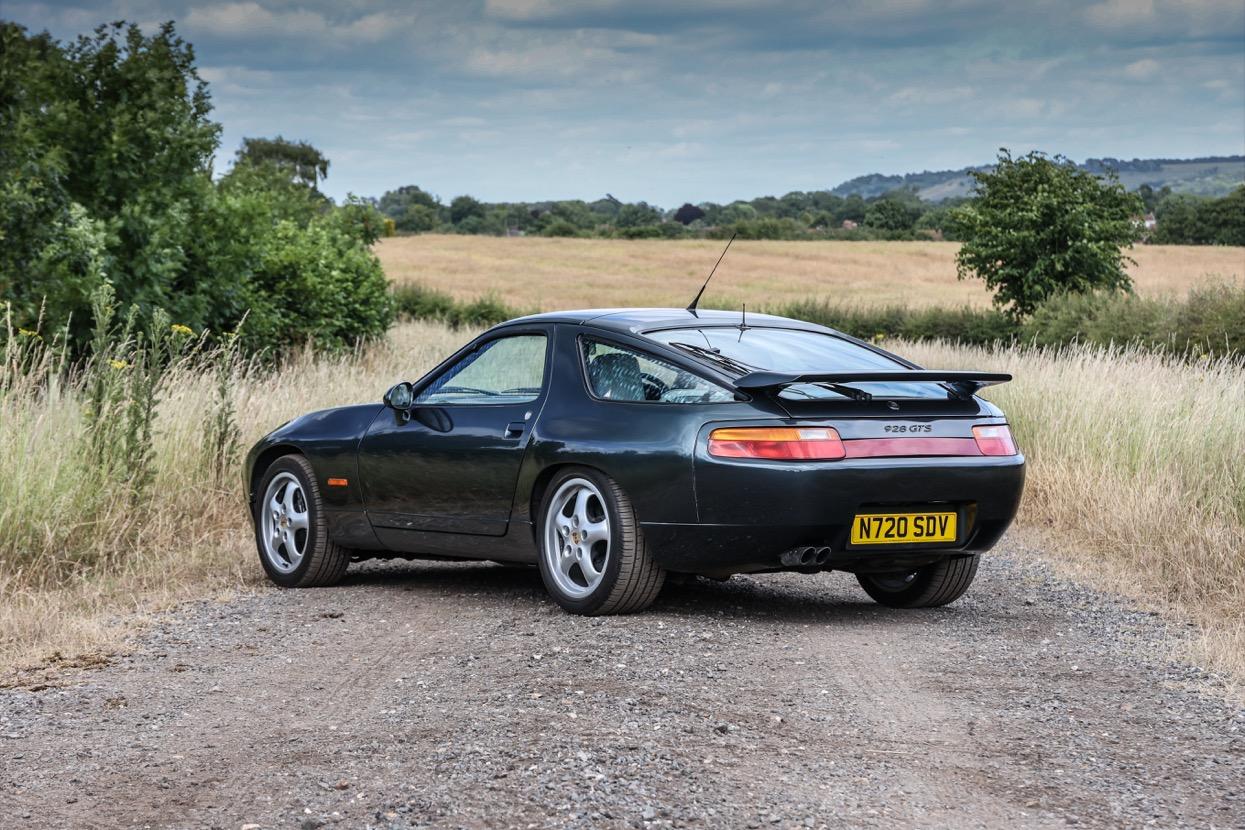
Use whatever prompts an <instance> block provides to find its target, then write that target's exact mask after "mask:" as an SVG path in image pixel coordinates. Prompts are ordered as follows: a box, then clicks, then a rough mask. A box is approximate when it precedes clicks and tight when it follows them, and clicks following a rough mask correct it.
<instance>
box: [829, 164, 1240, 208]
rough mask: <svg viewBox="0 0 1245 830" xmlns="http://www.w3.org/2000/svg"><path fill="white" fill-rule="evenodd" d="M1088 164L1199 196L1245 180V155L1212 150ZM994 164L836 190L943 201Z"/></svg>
mask: <svg viewBox="0 0 1245 830" xmlns="http://www.w3.org/2000/svg"><path fill="white" fill-rule="evenodd" d="M1078 166H1079V167H1080V168H1081V169H1083V170H1089V171H1092V172H1095V173H1101V172H1103V171H1105V170H1107V169H1108V168H1110V169H1114V170H1115V171H1116V172H1117V173H1119V176H1120V181H1121V182H1122V183H1123V184H1124V186H1125V187H1127V188H1128V189H1129V190H1136V189H1137V188H1139V187H1141V186H1142V185H1143V184H1148V185H1150V186H1151V187H1152V188H1154V189H1155V190H1158V189H1160V188H1162V187H1165V186H1166V187H1170V188H1171V189H1172V191H1173V192H1175V193H1193V194H1196V195H1198V196H1223V195H1225V194H1227V193H1228V192H1229V191H1231V190H1232V189H1233V188H1235V187H1236V186H1238V185H1240V184H1243V183H1245V156H1210V157H1207V158H1197V159H1133V160H1132V161H1125V160H1123V159H1113V158H1102V159H1086V160H1085V162H1084V163H1082V164H1080V165H1078ZM989 168H990V165H981V166H979V167H963V168H961V169H959V170H933V171H930V170H926V171H924V172H921V173H906V174H904V175H902V176H885V175H882V174H881V173H870V174H869V175H867V176H857V177H856V178H854V179H851V180H850V181H846V182H843V184H841V185H839V186H838V187H836V188H834V189H833V190H832V191H831V192H832V193H834V194H835V195H836V196H850V195H851V194H853V193H859V194H860V195H861V196H863V197H865V198H866V199H868V198H871V197H873V196H881V195H882V194H883V193H886V192H888V191H891V190H897V189H900V188H909V189H912V190H915V191H916V194H917V195H918V196H919V197H921V198H922V199H923V200H925V201H927V202H941V201H943V200H944V199H951V198H955V197H960V196H968V195H970V193H971V191H972V187H973V180H972V178H971V177H970V176H969V175H968V174H969V173H970V172H972V171H974V170H988V169H989Z"/></svg>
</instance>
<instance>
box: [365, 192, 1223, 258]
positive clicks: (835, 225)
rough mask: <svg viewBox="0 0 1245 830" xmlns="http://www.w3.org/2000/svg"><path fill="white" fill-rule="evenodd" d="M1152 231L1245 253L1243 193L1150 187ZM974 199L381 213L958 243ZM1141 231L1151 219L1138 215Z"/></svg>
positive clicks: (597, 228) (422, 201)
mask: <svg viewBox="0 0 1245 830" xmlns="http://www.w3.org/2000/svg"><path fill="white" fill-rule="evenodd" d="M1136 192H1137V195H1138V196H1140V197H1141V200H1142V202H1143V203H1144V205H1145V210H1146V211H1147V212H1148V213H1152V214H1154V216H1155V227H1153V228H1150V229H1148V230H1147V231H1146V233H1145V234H1144V239H1145V241H1149V242H1156V243H1164V244H1187V245H1245V186H1241V187H1238V188H1237V189H1236V190H1234V191H1233V192H1232V193H1230V194H1229V195H1227V196H1224V197H1222V198H1208V197H1203V196H1192V195H1187V194H1174V193H1172V192H1171V190H1170V189H1169V188H1166V187H1165V188H1162V189H1160V190H1155V189H1153V188H1151V187H1150V186H1148V185H1143V186H1142V187H1141V188H1139V189H1138V190H1137V191H1136ZM970 202H972V199H948V200H945V201H942V202H938V203H933V202H927V201H923V200H922V199H920V198H919V197H918V196H917V195H916V193H915V191H914V190H912V189H899V190H892V191H890V192H888V193H885V194H882V195H880V196H876V197H872V198H865V197H863V196H860V195H859V194H851V195H848V196H840V195H837V194H835V193H833V192H831V191H829V190H813V191H794V192H791V193H788V194H786V195H784V196H762V197H759V198H756V199H751V200H747V201H745V200H737V201H734V202H730V203H729V204H718V203H716V202H700V203H698V204H691V203H690V202H689V203H685V204H683V205H681V206H680V207H678V208H674V209H663V208H660V207H657V206H655V205H650V204H648V203H647V202H622V201H620V200H618V199H614V198H613V197H607V198H604V199H598V200H596V201H594V202H586V201H582V200H578V199H567V200H561V201H546V202H482V201H480V200H478V199H475V198H473V197H471V196H457V197H455V198H454V199H453V200H451V201H450V203H449V204H445V203H443V202H442V201H441V200H440V198H438V197H437V196H434V195H432V194H431V193H428V192H427V191H425V190H423V189H421V188H420V187H417V186H415V185H408V186H406V187H400V188H398V189H396V190H391V191H389V192H387V193H385V195H383V196H381V197H380V199H378V200H376V203H375V204H376V207H377V208H378V209H379V210H380V211H381V213H383V214H384V215H385V216H386V217H387V218H388V219H389V220H391V222H392V230H394V231H395V232H397V233H424V232H436V233H461V234H484V235H489V236H507V235H524V236H579V237H605V238H616V239H681V238H689V237H709V238H720V237H727V236H730V235H731V234H738V235H739V238H741V239H843V240H870V239H894V240H911V239H947V240H958V239H960V231H961V229H960V227H959V223H958V222H957V216H958V215H959V212H958V209H959V208H961V207H963V206H964V205H966V204H968V203H970ZM1137 221H1138V222H1143V221H1144V217H1143V216H1138V217H1137Z"/></svg>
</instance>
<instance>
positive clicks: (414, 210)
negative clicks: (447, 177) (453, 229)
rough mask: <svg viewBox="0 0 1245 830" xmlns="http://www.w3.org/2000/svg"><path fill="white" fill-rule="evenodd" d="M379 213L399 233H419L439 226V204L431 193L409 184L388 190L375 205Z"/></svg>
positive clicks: (440, 209)
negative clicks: (388, 220)
mask: <svg viewBox="0 0 1245 830" xmlns="http://www.w3.org/2000/svg"><path fill="white" fill-rule="evenodd" d="M377 207H379V208H380V211H381V213H383V214H385V215H386V216H388V217H389V218H390V219H392V220H393V221H394V226H395V227H396V228H397V229H398V230H400V231H406V232H408V233H419V232H421V231H430V230H433V229H434V228H436V227H437V226H438V225H440V224H441V212H442V208H441V203H440V202H439V201H437V199H436V197H435V196H433V195H432V194H431V193H428V192H427V191H425V190H423V189H421V188H420V187H418V186H416V185H413V184H410V185H406V186H404V187H399V188H398V189H397V190H390V191H388V192H386V193H385V195H383V196H381V197H380V201H379V202H378V203H377Z"/></svg>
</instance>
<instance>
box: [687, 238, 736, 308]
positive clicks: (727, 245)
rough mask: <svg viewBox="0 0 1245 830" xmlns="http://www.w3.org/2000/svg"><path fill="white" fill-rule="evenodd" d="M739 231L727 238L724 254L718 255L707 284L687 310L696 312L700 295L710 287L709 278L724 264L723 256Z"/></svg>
mask: <svg viewBox="0 0 1245 830" xmlns="http://www.w3.org/2000/svg"><path fill="white" fill-rule="evenodd" d="M738 233H739V231H735V233H733V234H731V238H730V239H728V240H726V247H725V248H723V249H722V256H720V257H718V261H717V262H715V263H713V270H711V271H710V272H709V276H707V277H705V284H704V285H702V286H701V287H700V290H699V291H697V292H696V299H694V300H692V304H691V305H689V306H688V307H687V310H688V311H690V312H692V314H693V315H695V314H696V304H697V303H699V302H700V296H701V295H702V294H704V293H705V289H706V288H708V287H709V280H711V279H713V274H714V272H716V271H717V270H718V266H719V265H721V264H722V258H723V257H725V256H726V252H727V251H729V250H730V249H731V243H732V242H734V241H735V237H736V235H738Z"/></svg>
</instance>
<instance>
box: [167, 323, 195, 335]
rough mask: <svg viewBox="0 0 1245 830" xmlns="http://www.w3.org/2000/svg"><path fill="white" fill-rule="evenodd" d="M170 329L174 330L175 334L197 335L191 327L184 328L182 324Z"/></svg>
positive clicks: (172, 326)
mask: <svg viewBox="0 0 1245 830" xmlns="http://www.w3.org/2000/svg"><path fill="white" fill-rule="evenodd" d="M169 328H170V329H172V330H173V333H174V334H194V333H195V330H194V329H192V328H191V327H190V326H183V325H182V324H181V323H174V324H173V325H171V326H169Z"/></svg>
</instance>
